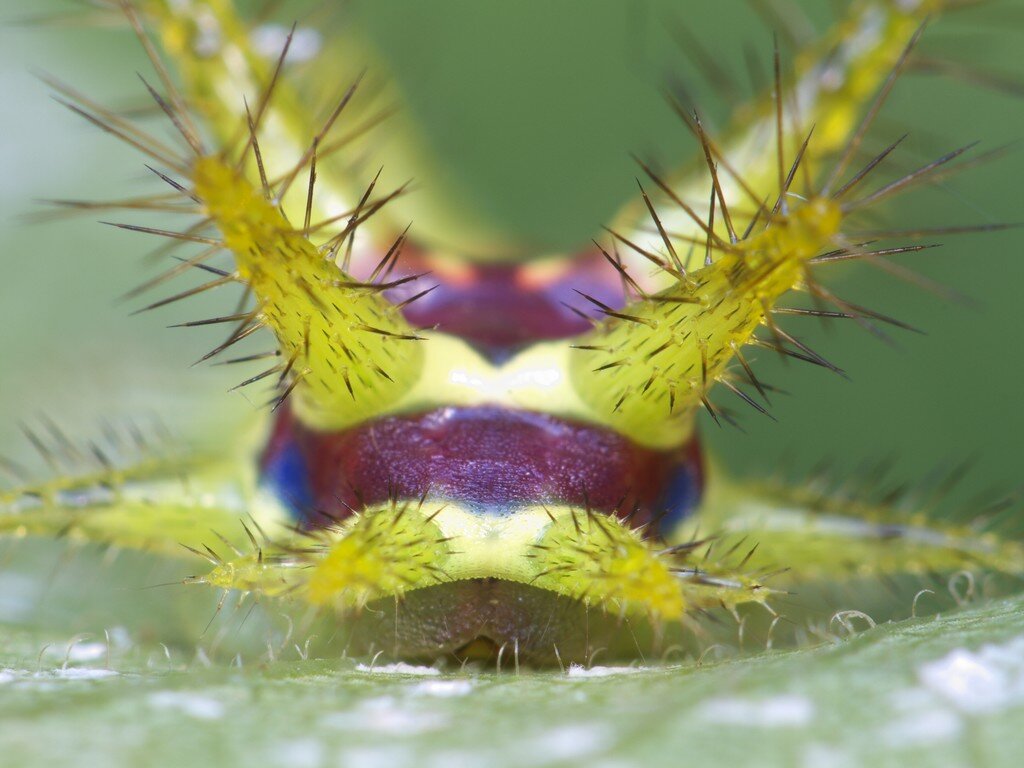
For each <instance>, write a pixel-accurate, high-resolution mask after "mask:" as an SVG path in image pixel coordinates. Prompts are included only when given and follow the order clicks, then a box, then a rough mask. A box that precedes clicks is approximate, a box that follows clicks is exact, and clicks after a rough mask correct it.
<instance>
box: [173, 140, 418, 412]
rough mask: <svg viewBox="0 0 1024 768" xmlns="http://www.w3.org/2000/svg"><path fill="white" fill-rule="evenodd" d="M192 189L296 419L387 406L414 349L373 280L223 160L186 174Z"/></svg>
mask: <svg viewBox="0 0 1024 768" xmlns="http://www.w3.org/2000/svg"><path fill="white" fill-rule="evenodd" d="M192 175H193V184H194V186H195V194H196V196H197V197H198V198H199V199H200V200H201V201H202V203H203V206H204V208H205V210H206V212H207V213H208V215H209V216H210V217H211V218H212V220H213V222H214V223H215V224H216V225H217V227H218V228H219V229H220V231H221V233H222V235H223V237H224V244H225V246H226V247H227V248H228V249H229V250H230V251H231V252H232V253H233V254H234V256H235V260H236V263H237V269H238V274H239V276H240V277H241V278H242V279H243V280H244V281H245V282H246V283H247V284H248V285H249V287H250V288H251V289H252V291H253V293H254V294H255V295H256V296H257V299H258V302H259V306H258V310H257V313H256V314H255V315H254V317H253V322H254V323H257V324H261V325H265V326H268V327H269V328H271V329H272V330H273V332H274V334H275V335H276V336H277V339H278V342H279V343H280V345H281V352H282V355H283V357H284V359H285V361H286V362H285V363H284V364H283V367H282V370H281V378H282V380H283V381H286V380H289V377H290V381H291V383H290V384H289V385H288V389H287V390H285V394H288V392H290V391H291V389H293V388H294V389H295V395H296V397H295V407H296V410H297V412H298V413H299V415H300V417H303V418H305V419H306V420H307V421H308V422H309V423H310V424H312V425H315V426H316V427H317V428H321V429H337V428H340V427H343V426H347V425H349V424H352V423H356V422H359V421H361V420H363V419H365V418H367V417H368V416H369V415H372V414H374V413H377V412H379V411H381V410H382V409H384V408H385V407H387V406H389V405H391V404H393V403H394V402H395V401H396V400H398V399H399V398H400V397H401V396H402V395H403V394H405V393H406V392H407V391H408V389H409V388H410V387H411V386H412V384H413V383H414V382H415V381H416V379H417V378H418V376H419V374H420V370H421V368H422V364H423V352H422V349H421V345H420V344H419V343H418V341H419V337H418V336H416V335H415V334H414V333H412V330H411V329H410V327H409V326H408V324H407V323H406V322H405V321H404V320H403V319H402V317H401V315H400V313H399V310H398V309H397V308H396V307H395V306H394V305H392V304H390V303H389V302H387V301H386V300H384V299H383V298H382V297H381V296H380V292H381V285H373V284H365V283H358V282H356V281H354V280H353V279H352V278H351V277H349V276H348V275H346V274H345V273H344V272H342V271H341V269H340V268H338V267H337V265H336V264H335V263H334V262H333V261H331V260H330V259H329V258H328V257H327V256H326V255H325V254H324V253H322V252H321V251H320V250H319V249H317V248H316V247H315V246H314V245H313V244H312V243H311V242H310V241H309V239H308V238H307V237H306V236H305V234H304V233H303V232H302V231H301V230H296V229H294V228H293V227H292V226H291V225H290V224H289V223H288V221H287V220H286V219H285V218H284V216H283V214H282V213H281V212H280V211H279V210H278V209H277V208H275V207H274V206H273V205H272V204H271V203H270V202H269V201H268V200H267V199H266V198H265V197H264V195H263V193H262V191H260V190H258V189H257V188H255V187H254V186H253V185H252V184H250V183H249V182H248V181H247V180H245V179H244V178H243V177H242V176H240V175H239V174H238V173H237V172H236V171H235V170H234V169H233V168H231V167H229V166H228V165H227V164H226V163H225V162H224V161H223V160H221V159H219V158H215V157H205V158H201V159H199V160H198V161H196V163H195V166H194V170H193V174H192Z"/></svg>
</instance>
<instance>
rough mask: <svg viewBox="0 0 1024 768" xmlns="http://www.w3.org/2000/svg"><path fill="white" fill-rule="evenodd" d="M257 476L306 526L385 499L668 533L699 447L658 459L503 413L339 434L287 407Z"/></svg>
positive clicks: (608, 434)
mask: <svg viewBox="0 0 1024 768" xmlns="http://www.w3.org/2000/svg"><path fill="white" fill-rule="evenodd" d="M283 464H284V465H286V466H284V467H283V466H282V465H283ZM261 470H262V477H263V482H264V484H266V485H267V486H269V487H271V488H272V489H273V490H274V491H275V492H276V493H277V494H278V495H279V497H280V498H281V499H282V500H283V501H284V502H285V503H287V504H288V505H289V506H291V507H292V509H293V510H294V512H295V514H296V516H297V517H298V518H299V521H300V522H301V523H302V524H303V525H306V526H309V527H319V526H323V525H326V524H329V523H330V522H331V520H332V519H340V518H343V517H345V516H347V515H348V514H350V510H351V509H359V508H361V507H362V506H364V505H374V504H381V503H384V502H386V501H387V499H388V497H389V494H390V495H395V496H397V497H398V498H399V499H415V498H418V497H419V496H421V495H422V494H424V493H428V494H429V496H430V497H431V498H440V499H451V500H455V501H458V502H459V503H460V504H463V505H466V506H468V507H470V508H472V509H474V510H476V511H478V512H479V513H481V514H508V513H511V512H514V511H515V509H516V508H519V507H522V506H526V505H535V504H571V505H575V506H578V507H580V508H584V507H586V506H589V507H590V508H592V509H594V510H596V511H599V512H606V513H615V514H618V515H620V516H623V517H626V516H631V519H632V520H633V522H634V524H635V525H640V524H642V523H648V522H652V521H653V522H661V523H663V525H664V526H666V527H667V526H668V524H669V523H670V522H674V521H676V520H678V519H680V518H682V517H683V516H685V515H686V514H687V513H688V512H689V511H690V510H691V509H692V508H693V506H694V505H695V504H696V502H697V501H698V499H699V497H700V489H701V487H702V484H703V468H702V462H701V455H700V448H699V445H698V441H697V440H696V439H693V440H691V441H690V442H689V443H687V444H686V445H684V446H683V447H681V448H679V449H675V450H669V451H656V450H652V449H650V448H645V447H643V446H640V445H637V444H635V443H633V442H632V441H631V440H629V439H627V438H625V437H623V436H621V435H619V434H617V433H616V432H614V431H612V430H610V429H606V428H603V427H600V426H595V425H591V424H583V423H577V422H572V421H567V420H565V419H560V418H557V417H555V416H550V415H547V414H541V413H534V412H530V411H516V410H510V409H505V408H500V407H475V408H441V409H439V410H435V411H430V412H427V413H419V414H415V415H408V416H391V417H387V418H382V419H377V420H375V421H372V422H369V423H367V424H362V425H359V426H356V427H353V428H351V429H347V430H342V431H338V432H316V431H314V430H311V429H309V428H307V427H305V426H304V425H302V424H301V423H300V422H299V421H298V420H297V419H295V418H294V416H293V415H292V414H291V412H290V411H289V410H288V409H286V408H285V409H282V411H281V413H280V415H279V416H278V419H277V423H276V425H275V429H274V433H273V435H272V437H271V440H270V443H269V445H268V446H267V449H266V451H265V453H264V455H263V457H262V461H261ZM285 470H287V471H285Z"/></svg>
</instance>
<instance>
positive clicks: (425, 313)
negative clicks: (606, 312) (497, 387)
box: [387, 253, 625, 361]
mask: <svg viewBox="0 0 1024 768" xmlns="http://www.w3.org/2000/svg"><path fill="white" fill-rule="evenodd" d="M432 268H433V271H431V269H432ZM531 269H532V268H531V267H530V266H529V265H518V264H477V265H463V266H460V267H459V268H458V270H454V271H453V270H452V269H451V267H449V266H446V264H445V263H443V262H438V261H432V260H430V259H429V258H428V257H426V256H422V255H418V254H415V253H414V254H411V255H409V254H403V257H402V262H401V267H400V269H399V270H398V271H397V272H396V274H395V275H394V276H393V277H401V276H406V275H411V274H418V273H421V272H428V271H430V274H429V275H427V276H425V277H423V278H421V279H419V280H415V281H412V282H409V283H405V284H403V285H402V286H401V287H400V288H397V289H393V290H391V291H389V292H388V293H387V295H388V298H390V299H392V300H393V301H395V302H401V301H404V300H405V299H408V298H411V297H412V296H414V295H415V294H417V293H419V292H421V291H423V290H425V289H426V288H429V287H431V286H432V285H433V286H436V287H435V288H434V290H432V291H431V292H430V293H429V294H427V295H425V296H423V297H422V298H420V299H417V300H416V301H414V302H412V303H411V304H409V305H408V306H407V307H406V308H405V310H404V311H403V314H404V315H405V317H406V319H407V320H408V321H409V322H410V323H412V324H413V325H414V326H416V327H417V328H436V329H437V330H439V331H443V332H444V333H449V334H452V335H453V336H458V337H459V338H461V339H464V340H466V341H468V342H470V343H471V344H473V345H475V346H476V347H477V348H478V349H480V350H481V352H483V353H485V354H487V355H488V356H489V357H491V358H492V359H495V360H499V361H500V360H504V359H506V358H507V357H508V356H509V355H510V354H511V353H512V352H514V351H515V350H516V349H519V348H521V347H524V346H526V345H528V344H533V343H535V342H538V341H545V340H550V339H565V338H569V337H571V336H576V335H577V334H580V333H584V332H586V331H589V330H590V329H591V328H592V327H593V324H592V323H591V321H590V320H588V319H587V318H588V317H593V318H599V313H598V312H597V310H596V307H595V306H594V304H592V303H591V302H589V301H587V300H586V299H585V298H583V297H582V296H581V295H580V294H581V293H583V294H587V295H588V296H591V297H593V298H594V299H596V300H597V301H600V302H601V303H603V304H605V305H606V306H610V307H613V308H621V307H622V306H623V305H624V303H625V294H624V292H623V289H622V281H621V279H620V277H619V274H618V272H616V271H615V270H614V269H613V268H612V267H611V265H610V264H608V262H607V261H605V259H604V257H603V256H601V255H600V254H597V255H594V254H582V255H580V256H577V257H575V258H573V259H572V260H567V261H566V262H565V264H564V265H562V266H561V267H559V268H557V269H555V268H552V269H551V270H550V272H549V273H540V274H539V273H537V272H536V271H535V270H533V271H531ZM577 291H579V293H577ZM570 307H572V308H575V309H576V310H578V312H582V313H583V315H584V316H582V317H581V316H580V314H578V313H577V312H574V311H573V309H571V308H570Z"/></svg>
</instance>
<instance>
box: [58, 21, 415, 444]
mask: <svg viewBox="0 0 1024 768" xmlns="http://www.w3.org/2000/svg"><path fill="white" fill-rule="evenodd" d="M122 7H123V10H124V12H125V14H126V15H127V17H128V19H129V21H130V22H131V24H132V26H133V28H134V29H135V31H136V33H137V35H138V36H139V38H140V40H142V42H143V45H144V47H145V49H146V51H147V53H148V54H150V58H151V60H152V62H153V64H154V67H155V68H156V70H157V72H158V75H159V78H160V81H161V83H162V84H163V86H164V89H165V92H166V95H163V94H161V93H160V92H158V91H157V89H156V88H154V87H152V86H150V85H149V84H148V83H145V81H144V83H145V85H146V88H147V90H148V91H149V93H150V95H151V96H152V98H153V99H154V101H155V102H156V104H157V106H158V107H159V109H160V110H161V111H162V112H163V113H164V114H165V115H166V116H167V118H168V119H169V120H170V121H171V123H172V124H173V126H174V128H175V129H176V131H177V133H178V134H179V136H180V138H181V139H183V141H184V144H185V145H186V146H187V149H186V151H185V152H184V153H180V152H178V151H177V150H176V149H174V148H172V147H169V146H168V145H167V144H166V143H165V142H163V141H161V140H158V139H156V138H154V137H152V136H151V135H149V134H148V133H145V132H143V131H142V130H141V129H139V128H137V127H136V126H135V125H134V124H132V123H131V122H129V121H128V120H126V119H124V118H122V117H120V116H119V115H117V114H116V113H114V112H112V111H110V110H107V109H104V108H103V107H101V106H99V105H97V104H95V103H93V102H92V101H90V100H88V99H86V98H84V97H82V96H81V95H80V94H78V93H76V92H74V91H72V90H71V89H69V88H67V87H66V86H63V85H61V84H59V83H56V82H53V84H54V85H55V87H57V88H58V90H59V91H60V92H61V93H62V96H64V97H66V98H67V101H65V103H66V105H67V106H69V107H70V108H71V109H72V110H73V111H75V112H76V113H78V114H80V115H82V116H83V117H85V118H86V119H88V120H89V121H90V122H92V123H94V124H95V125H97V126H99V127H101V128H103V129H104V130H106V131H107V132H109V133H112V134H114V135H115V136H117V137H118V138H120V139H121V140H123V141H125V142H127V143H129V144H130V145H131V146H133V147H135V148H136V149H138V150H139V151H141V152H142V153H143V154H144V155H146V156H147V157H148V158H149V160H150V161H152V162H154V163H156V164H157V165H158V166H161V167H162V169H161V168H151V170H153V172H154V173H155V174H157V175H158V176H159V177H160V178H161V179H162V180H163V181H164V182H165V183H166V184H168V185H169V186H170V187H171V188H172V191H171V192H170V193H167V194H165V195H160V196H153V197H149V198H146V199H142V200H128V201H119V202H114V203H111V204H109V205H110V207H113V208H119V209H129V210H157V211H166V210H170V209H173V210H175V211H186V212H193V213H196V214H198V215H199V216H200V218H199V220H198V221H197V222H196V223H194V224H193V225H191V226H189V227H187V228H186V229H184V230H183V231H168V230H161V229H156V228H153V227H144V226H137V225H130V224H118V225H117V226H121V227H123V228H126V229H130V230H134V231H141V232H145V233H149V234H154V235H158V236H162V237H166V238H170V240H171V241H172V242H173V243H175V244H181V243H184V244H194V245H199V246H201V247H202V250H201V251H200V252H199V253H198V254H197V255H195V256H192V257H190V258H187V259H181V260H180V261H179V263H178V264H177V265H175V266H174V267H172V268H171V269H170V270H168V271H167V272H165V273H164V274H163V275H161V276H159V277H157V278H154V279H153V280H150V281H148V282H147V283H146V284H145V285H144V286H141V287H140V289H139V291H136V292H133V293H138V292H140V291H141V290H147V289H149V288H152V287H154V286H156V285H158V284H160V283H162V282H163V281H164V280H166V279H168V278H170V277H173V276H175V275H178V274H181V273H182V272H185V271H187V270H189V269H191V268H198V269H201V270H204V271H206V272H209V273H212V274H213V275H214V277H213V279H211V280H210V281H209V282H206V283H204V284H202V285H200V286H197V287H194V288H190V289H188V290H186V291H183V292H181V293H179V294H177V295H175V296H172V297H169V298H167V299H162V300H160V301H157V302H154V303H152V304H150V305H149V306H148V307H146V309H154V308H157V307H162V306H166V305H167V304H170V303H173V302H174V301H177V300H179V299H184V298H187V297H190V296H194V295H196V294H198V293H202V292H205V291H207V290H211V289H215V288H218V287H221V286H224V285H231V284H242V285H243V286H245V296H246V297H248V296H250V295H253V296H254V297H255V306H251V307H249V308H246V306H245V304H240V305H239V307H238V310H237V311H235V312H233V313H231V314H227V315H222V316H219V317H215V318H207V319H202V320H196V321H191V322H187V323H182V324H181V325H184V326H199V325H202V326H205V325H212V324H228V325H232V326H233V330H232V331H231V333H230V334H229V336H228V338H227V340H226V341H225V342H224V343H223V344H220V345H218V346H217V347H216V348H215V349H213V350H212V351H211V352H210V353H208V354H207V355H205V356H204V357H203V358H202V359H203V360H206V359H209V358H212V357H214V356H216V355H219V354H220V353H222V352H224V351H225V350H227V349H228V348H230V347H231V346H233V345H234V344H235V343H237V342H240V341H242V340H243V339H246V338H248V337H250V336H252V335H253V334H255V333H256V332H257V331H259V330H260V329H262V328H269V329H271V330H272V331H273V333H274V334H275V336H276V337H277V340H278V349H276V350H274V351H273V352H271V353H266V354H262V353H261V354H256V355H246V356H243V357H242V358H237V359H236V360H235V361H232V362H248V361H251V360H255V359H263V358H271V359H272V360H273V364H272V366H271V367H270V368H268V369H266V370H264V371H262V372H260V373H258V374H256V375H254V376H251V377H249V378H248V379H247V380H246V381H245V382H243V384H242V385H247V384H251V383H254V382H256V381H260V380H263V379H267V378H270V377H275V379H276V384H277V388H278V395H277V397H276V398H275V399H274V400H273V401H272V402H273V405H274V407H277V406H279V405H280V404H281V403H283V402H284V400H285V399H286V398H287V397H289V395H291V394H292V393H293V392H296V393H297V397H296V398H295V400H296V409H297V410H298V411H299V413H300V416H303V417H305V418H307V419H308V420H309V421H310V422H312V423H315V424H316V425H317V426H318V427H319V428H324V429H329V428H337V427H341V426H345V425H347V424H350V423H354V422H357V421H361V420H364V419H366V418H368V417H370V416H371V415H372V414H373V413H376V412H379V411H380V410H382V409H385V408H387V407H389V406H390V405H393V404H394V403H395V402H396V401H397V400H399V399H400V398H401V397H402V395H403V394H404V393H405V392H407V391H408V389H409V388H410V387H411V386H412V384H413V383H414V382H415V380H416V379H417V377H418V376H419V372H420V368H421V365H422V351H421V350H420V349H419V348H418V347H419V345H417V344H412V343H411V342H418V341H420V340H421V337H420V336H418V335H417V334H416V333H415V332H414V331H413V329H412V328H411V327H410V326H409V325H408V324H407V323H406V322H405V320H404V319H403V318H402V316H401V308H402V305H397V306H396V305H395V304H392V303H391V302H389V301H387V300H386V299H384V298H383V296H382V294H383V293H384V292H385V291H387V290H388V289H391V288H395V287H397V286H398V285H401V284H403V283H406V282H410V281H412V280H415V279H417V277H418V276H406V277H401V278H393V277H392V275H393V271H394V268H395V264H396V261H397V259H398V258H399V256H400V253H401V250H402V247H403V245H404V243H405V239H406V235H405V234H404V233H403V234H402V235H401V236H399V237H398V238H397V240H395V241H394V242H393V243H392V245H391V247H390V248H388V249H387V250H386V252H385V253H384V256H383V258H381V259H380V261H379V263H378V264H377V266H376V268H375V269H373V271H372V273H371V274H370V276H369V277H368V278H367V279H365V280H357V279H355V278H354V277H352V276H351V275H350V274H348V272H347V270H348V268H349V265H350V262H351V258H352V252H353V246H354V243H355V240H356V235H357V230H358V229H359V227H360V226H361V225H362V224H364V223H365V222H366V221H367V220H368V219H369V218H370V217H371V216H373V215H374V214H375V213H376V212H378V211H380V210H381V209H382V208H383V207H384V206H385V205H386V204H387V203H388V202H389V201H391V200H393V199H394V198H395V197H397V196H398V195H401V194H402V193H403V192H404V191H405V187H404V186H403V187H400V188H398V189H397V190H395V191H393V192H391V193H389V194H386V195H383V196H379V197H374V196H373V193H374V190H375V186H376V179H374V181H373V182H372V183H371V184H370V185H369V186H368V187H367V188H366V190H365V192H364V193H363V195H362V197H361V198H360V199H359V200H358V202H357V203H356V204H355V205H354V206H353V207H351V208H349V209H348V210H344V211H342V212H340V213H338V212H336V211H335V212H333V213H332V214H331V215H329V216H327V218H325V219H324V220H322V221H317V220H314V213H315V212H316V211H317V210H318V209H317V203H316V201H317V199H318V195H317V194H316V185H317V182H318V168H319V167H320V164H321V163H322V162H323V160H324V159H325V158H326V157H328V156H329V155H331V154H332V153H334V152H336V151H337V149H338V148H340V146H342V145H343V143H344V142H340V141H337V140H334V139H333V138H332V136H333V134H332V133H331V131H332V128H333V127H334V126H335V124H336V122H337V120H338V118H339V117H340V116H341V114H342V112H343V111H344V110H345V108H346V107H347V105H348V104H349V103H350V101H351V100H352V98H353V96H354V94H355V91H356V85H355V84H354V85H353V86H352V87H351V88H349V89H348V90H347V91H346V92H345V93H344V95H343V96H342V97H341V99H340V100H339V101H338V102H337V104H336V106H335V107H334V109H332V110H331V112H330V114H329V116H328V117H327V119H326V121H325V122H324V123H323V125H322V127H321V128H320V129H319V130H317V131H316V132H315V135H314V136H313V137H312V140H311V142H310V143H309V144H308V145H307V148H306V149H305V150H304V151H302V152H301V153H300V155H299V157H298V159H297V160H296V161H295V162H294V163H293V164H291V165H289V166H288V167H287V168H286V169H284V170H281V169H280V167H279V166H280V164H279V163H278V168H277V172H276V173H275V172H273V171H271V170H270V168H271V162H270V160H269V159H268V155H267V153H265V152H264V151H263V149H262V148H261V143H260V131H261V128H262V127H263V126H264V125H265V124H266V123H267V122H269V121H270V120H271V114H272V108H273V105H274V99H275V98H276V96H275V91H276V90H278V89H280V88H281V87H282V86H281V85H280V83H281V80H282V69H283V67H284V65H285V60H286V57H287V53H288V49H289V46H290V44H291V40H292V37H291V36H290V35H289V37H288V38H287V40H286V42H285V45H284V49H283V50H282V53H281V56H280V57H279V59H278V61H277V65H276V68H274V69H273V71H272V72H270V73H269V75H267V83H266V85H265V87H264V89H263V90H262V92H261V93H260V96H259V98H258V99H257V101H256V103H255V106H254V107H253V108H250V107H249V106H248V105H247V104H245V105H243V107H242V110H243V114H244V116H245V117H244V119H243V120H242V121H241V124H240V125H236V128H239V129H240V130H239V131H237V132H236V133H237V138H236V140H235V142H234V143H233V144H229V145H228V146H227V147H226V148H225V149H223V150H222V151H219V152H210V151H208V150H207V149H206V147H205V144H204V140H203V136H202V132H201V131H200V129H199V128H198V126H197V125H196V122H195V120H194V119H193V117H192V116H191V114H190V112H189V110H188V109H187V108H186V106H185V99H184V97H183V96H182V95H181V94H180V93H179V92H178V90H177V88H176V86H175V84H174V82H173V80H172V78H171V76H170V75H169V73H168V72H167V70H166V69H165V68H164V66H163V64H162V62H161V60H160V59H159V57H158V55H157V53H156V51H155V48H154V46H153V44H152V43H151V42H150V41H149V38H148V36H147V34H146V32H145V31H144V29H143V26H142V22H141V20H140V18H139V17H138V15H137V14H136V12H135V10H134V9H133V7H132V6H131V5H130V4H128V3H122ZM239 101H241V97H239ZM215 117H217V118H218V119H219V120H220V122H221V125H219V126H217V127H218V128H219V129H220V130H221V132H223V130H224V128H223V120H224V115H220V114H218V115H216V116H215ZM275 152H276V149H275ZM304 171H305V172H306V173H307V174H308V184H307V185H306V188H305V191H304V194H303V196H302V197H303V202H304V207H303V208H301V209H300V210H301V213H298V215H300V216H301V217H302V223H301V225H299V224H295V223H293V222H292V221H291V220H290V219H289V215H288V213H287V211H289V210H291V211H292V215H293V216H294V215H296V211H295V209H294V206H286V205H285V204H284V201H285V199H286V198H289V191H290V190H292V189H293V187H294V186H295V182H296V180H297V179H298V178H299V177H300V176H301V175H302V173H303V172H304ZM175 176H177V178H175ZM72 204H73V203H72ZM92 207H95V206H92ZM211 230H212V231H211ZM322 233H326V234H324V235H323V236H324V238H325V240H324V242H323V243H321V244H319V245H314V243H313V241H312V238H313V237H314V236H315V235H319V234H322ZM222 252H228V253H230V254H231V255H232V256H233V259H234V262H235V265H234V269H220V268H217V267H214V266H211V265H210V264H209V263H208V262H209V261H210V260H211V259H212V258H213V257H214V256H216V255H217V254H219V253H222ZM423 293H425V292H421V293H419V294H417V295H415V296H413V297H412V298H411V299H409V300H407V301H406V303H408V302H409V301H412V300H415V299H416V298H418V297H419V296H421V295H423Z"/></svg>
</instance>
